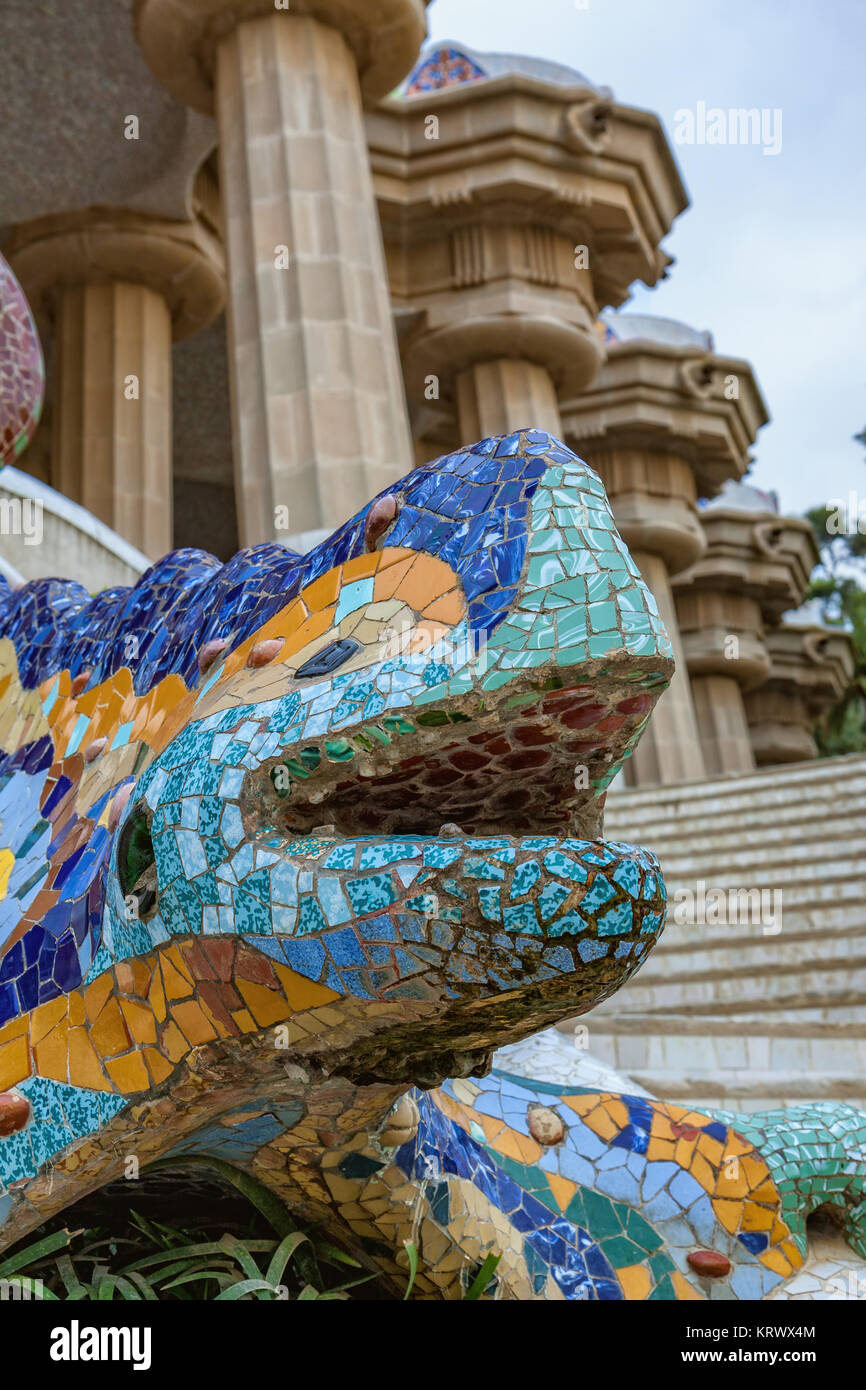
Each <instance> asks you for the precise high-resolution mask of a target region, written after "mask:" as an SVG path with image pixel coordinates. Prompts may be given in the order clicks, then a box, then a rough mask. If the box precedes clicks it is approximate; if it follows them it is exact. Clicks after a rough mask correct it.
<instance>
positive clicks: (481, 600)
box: [106, 431, 672, 1081]
mask: <svg viewBox="0 0 866 1390" xmlns="http://www.w3.org/2000/svg"><path fill="white" fill-rule="evenodd" d="M207 640H208V642H209V643H210V646H209V647H208V649H207V650H206V651H205V653H204V661H205V664H207V661H208V659H209V658H210V657H211V656H212V655H215V657H216V659H215V660H214V662H213V665H211V666H210V667H209V668H208V669H207V671H206V674H205V675H204V676H203V678H202V679H201V680H200V682H199V685H198V688H197V691H196V695H195V703H194V705H193V707H192V708H191V710H190V711H189V716H188V718H187V720H186V721H185V724H184V727H183V728H182V730H181V731H180V732H179V733H178V734H177V735H176V737H174V738H173V739H172V740H171V742H170V743H169V744H168V745H167V746H166V747H165V748H164V750H163V751H162V752H161V753H160V754H159V755H158V756H157V757H156V758H155V759H154V761H153V762H152V763H151V764H150V766H149V767H148V768H147V770H146V771H145V772H144V774H143V775H142V776H141V777H140V778H139V780H138V783H137V785H136V788H135V792H134V794H133V796H132V797H131V798H130V801H129V805H128V807H127V809H126V812H125V815H124V821H123V827H122V833H121V834H120V836H119V837H118V840H117V843H116V846H115V849H114V851H113V853H112V858H111V868H110V880H111V883H110V891H109V899H108V901H109V918H110V921H109V925H108V928H107V933H106V935H107V938H108V939H109V944H110V946H111V949H112V951H113V954H114V955H115V956H118V955H122V954H123V953H124V952H125V951H129V950H138V949H143V948H144V946H145V945H147V944H149V943H150V942H152V941H153V939H154V938H155V937H157V936H158V935H162V934H163V933H165V934H168V935H183V934H185V933H187V932H203V933H204V934H205V935H211V934H235V935H239V936H241V937H242V938H244V939H245V940H246V941H248V942H249V943H250V944H252V945H254V946H255V947H256V948H258V949H260V950H264V951H266V952H267V953H269V955H270V956H271V957H272V958H275V959H278V960H279V961H280V962H284V963H285V964H286V965H287V966H288V967H289V968H290V969H291V970H293V971H296V972H297V973H298V974H299V975H301V976H303V977H304V978H306V979H310V980H315V981H316V982H317V983H318V984H319V985H322V986H325V987H327V988H328V989H330V990H333V991H334V997H335V999H336V998H340V999H349V1000H352V1001H354V1002H355V1003H356V1002H357V1001H358V1000H365V1001H369V1007H368V1008H366V1009H365V1010H363V1011H362V1012H361V1013H360V1014H357V1015H356V1017H357V1018H358V1020H359V1022H358V1023H357V1025H352V1027H351V1028H350V1029H349V1031H348V1033H347V1036H346V1039H345V1043H344V1045H343V1048H342V1051H343V1057H342V1063H341V1065H342V1066H343V1069H344V1070H345V1069H347V1068H348V1069H349V1070H353V1071H354V1072H355V1073H356V1074H357V1075H359V1076H365V1077H366V1076H375V1077H377V1078H379V1079H385V1078H386V1077H391V1076H392V1075H393V1074H394V1072H395V1069H396V1071H397V1072H399V1073H400V1079H405V1080H407V1081H409V1080H415V1079H420V1080H424V1079H425V1078H428V1077H429V1078H430V1079H431V1080H435V1079H438V1078H439V1077H440V1076H441V1075H444V1074H445V1073H446V1072H448V1071H451V1072H454V1071H460V1070H470V1069H472V1068H473V1067H476V1068H477V1067H478V1065H479V1056H480V1054H481V1053H484V1052H486V1051H488V1050H489V1049H490V1047H492V1046H495V1045H496V1044H497V1043H498V1042H499V1041H500V1040H505V1039H506V1038H509V1037H514V1036H518V1035H522V1034H524V1033H526V1032H528V1031H532V1030H534V1029H535V1028H537V1027H540V1026H542V1025H543V1024H544V1023H545V1022H548V1021H551V1020H552V1019H554V1018H556V1017H561V1016H563V1015H565V1014H569V1013H576V1012H580V1011H582V1010H583V1009H585V1008H588V1007H590V1006H591V1005H593V1004H595V1003H597V1002H598V1000H599V999H600V998H602V997H604V996H606V995H607V994H609V993H610V992H611V991H612V990H614V989H616V988H617V987H618V986H619V985H620V984H621V983H622V981H623V980H624V979H625V978H626V976H627V975H628V974H629V973H631V971H632V970H634V969H635V968H636V966H637V965H638V964H639V963H640V961H641V959H642V958H643V957H644V955H645V952H646V950H647V949H648V948H649V946H650V945H651V944H652V942H653V941H654V939H655V937H656V935H657V933H658V931H659V930H660V928H661V924H662V916H663V891H664V890H663V885H662V881H661V877H660V874H659V872H658V866H657V864H656V862H655V860H654V859H653V857H652V856H651V855H649V854H647V853H645V852H644V851H641V850H636V849H630V848H629V847H623V846H617V845H613V846H605V845H601V844H599V843H594V838H595V837H596V836H597V835H598V833H599V830H600V819H601V808H602V804H603V794H604V789H605V788H606V786H607V784H608V782H609V781H610V779H611V777H612V776H613V775H614V774H615V772H616V770H617V769H618V767H619V766H620V765H621V763H622V761H623V760H624V758H625V757H627V756H628V754H629V753H630V751H631V749H632V748H633V747H634V744H635V742H636V740H637V738H638V736H639V734H640V731H641V729H642V727H643V726H644V724H645V723H646V720H647V718H648V716H649V713H650V710H651V708H652V705H653V702H654V700H655V698H656V697H657V695H658V694H659V693H660V692H661V691H662V690H663V689H664V688H665V686H666V684H667V681H668V679H669V677H670V673H671V670H672V660H671V655H670V648H669V645H668V642H667V638H666V637H665V635H664V632H663V629H662V627H661V623H660V621H659V618H658V615H657V611H656V608H655V604H654V602H653V600H652V598H651V596H650V595H649V593H648V591H647V590H646V588H645V586H644V584H643V583H642V581H641V579H640V576H639V574H638V571H637V569H636V567H635V566H634V564H633V562H632V561H631V560H630V559H629V557H628V554H627V551H626V549H625V547H624V545H623V543H622V542H621V540H620V539H619V537H618V536H617V533H616V530H615V528H614V524H613V519H612V516H611V513H610V509H609V507H608V504H607V501H606V499H605V495H604V490H603V488H602V485H601V483H600V482H599V480H598V478H597V477H596V476H595V474H594V473H593V472H592V471H591V470H590V469H589V468H587V467H586V465H585V464H583V463H582V462H581V461H580V460H578V459H577V458H576V457H575V456H574V455H573V454H571V453H570V451H568V450H567V449H565V448H564V447H563V446H562V445H560V444H558V443H557V442H556V441H554V440H552V439H550V437H549V436H546V435H542V434H537V433H535V432H532V431H530V432H526V433H525V434H523V435H521V436H519V437H517V436H514V437H511V438H508V439H504V440H491V441H486V442H485V443H484V444H483V445H479V446H478V447H477V448H476V449H475V450H473V451H467V452H464V453H460V454H457V455H452V456H449V457H448V458H445V459H442V460H438V461H437V462H436V463H435V464H432V465H430V466H428V467H427V468H424V469H420V470H418V471H417V472H416V473H414V474H412V475H410V477H409V478H407V479H406V480H405V481H404V482H403V483H402V484H400V485H399V486H398V487H395V488H393V489H391V490H390V492H389V493H387V494H385V495H383V497H382V498H380V499H377V501H376V502H374V503H373V504H371V506H370V507H369V508H368V509H367V510H366V511H365V513H364V514H362V515H361V516H360V517H359V518H357V519H356V520H355V521H354V522H352V523H349V525H348V526H347V527H345V528H343V530H342V531H341V532H338V533H337V535H336V536H335V537H334V538H332V539H331V540H330V541H329V542H327V543H325V544H324V545H322V546H320V547H319V549H318V551H316V552H313V554H312V556H310V557H308V559H307V561H306V565H305V572H304V575H303V582H302V583H301V584H300V585H299V587H298V591H297V593H296V596H295V597H294V598H293V599H292V600H291V601H290V602H288V603H286V604H284V605H283V606H282V607H281V608H280V609H279V610H278V611H276V612H275V613H274V614H273V616H272V617H270V618H269V619H268V620H267V621H266V622H264V623H261V624H259V625H257V627H256V628H255V629H254V630H251V631H249V633H248V635H247V636H246V637H245V638H244V640H242V641H240V642H237V641H232V640H229V644H228V647H226V648H225V650H223V651H221V652H220V651H219V649H218V645H215V644H218V642H219V640H220V639H218V638H217V639H214V638H210V637H208V639H207ZM130 898H132V900H133V901H134V902H135V901H138V903H139V904H140V917H139V921H138V922H133V923H130V921H129V918H128V911H127V909H128V904H129V901H130ZM139 942H141V945H139V944H138V943H139ZM383 1004H388V1005H391V1006H399V1007H393V1008H392V1009H391V1011H390V1013H384V1014H383V1013H381V1012H378V1010H379V1009H380V1006H381V1005H383ZM368 1031H369V1032H370V1034H371V1039H372V1040H371V1041H370V1043H369V1045H362V1043H361V1038H360V1034H362V1033H365V1032H368ZM384 1033H387V1039H388V1041H387V1043H385V1042H383V1036H384Z"/></svg>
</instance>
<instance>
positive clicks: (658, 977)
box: [635, 928, 866, 987]
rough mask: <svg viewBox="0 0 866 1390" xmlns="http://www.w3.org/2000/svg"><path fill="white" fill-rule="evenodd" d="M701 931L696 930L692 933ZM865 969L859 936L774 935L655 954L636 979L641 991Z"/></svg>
mask: <svg viewBox="0 0 866 1390" xmlns="http://www.w3.org/2000/svg"><path fill="white" fill-rule="evenodd" d="M699 930H700V929H699V928H695V934H696V936H697V933H698V931H699ZM836 967H839V968H841V969H849V970H854V969H859V968H864V969H866V940H864V939H863V938H862V937H861V936H860V935H859V934H857V935H856V936H853V937H846V936H843V935H841V934H840V935H837V936H830V937H821V938H820V939H819V940H815V939H814V938H812V937H806V938H802V939H800V940H795V941H792V940H789V939H788V938H787V937H786V936H785V935H784V933H782V934H780V935H779V936H760V935H758V936H756V937H755V938H754V940H752V941H750V942H746V943H743V944H741V945H739V946H737V947H725V946H721V945H715V946H714V947H712V948H710V949H706V948H704V949H702V948H700V947H697V948H696V949H695V950H693V951H690V952H686V951H678V952H676V953H671V952H664V951H661V950H658V951H656V952H654V953H653V954H652V955H651V956H650V958H649V960H648V961H647V962H646V965H644V966H643V967H642V968H641V971H640V974H639V975H638V976H636V977H635V979H636V980H639V981H640V983H641V985H643V986H644V987H646V986H647V985H649V984H654V983H655V982H656V981H661V982H663V983H665V984H676V983H680V982H685V981H692V982H697V981H700V980H720V979H721V980H728V979H730V980H732V979H741V978H748V977H750V976H755V975H763V974H764V973H765V972H769V973H771V974H776V973H777V972H779V971H785V972H787V973H789V974H793V973H796V972H798V971H810V972H811V971H818V970H821V969H835V968H836Z"/></svg>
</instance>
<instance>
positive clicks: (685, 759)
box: [611, 499, 704, 786]
mask: <svg viewBox="0 0 866 1390" xmlns="http://www.w3.org/2000/svg"><path fill="white" fill-rule="evenodd" d="M611 502H612V505H613V507H614V515H616V502H615V499H611ZM617 524H619V523H618V521H617ZM620 531H622V527H620ZM623 539H626V538H625V537H623ZM626 544H627V545H629V542H628V540H627V539H626ZM630 548H631V547H630ZM632 559H633V560H634V562H635V564H636V565H637V567H638V569H639V570H640V572H641V574H642V575H643V577H644V579H645V581H646V583H647V586H648V588H649V590H650V592H651V594H652V595H653V598H654V599H655V601H656V603H657V604H658V607H659V613H660V615H661V620H662V622H663V623H664V625H665V627H666V628H667V633H668V636H669V637H670V639H671V645H672V646H673V649H674V660H675V661H676V670H675V671H674V675H673V679H672V681H671V683H670V685H669V686H668V689H667V690H666V691H665V693H664V695H662V696H661V698H660V699H659V701H658V704H657V705H656V707H655V709H654V710H653V716H652V719H651V720H650V722H649V725H648V726H647V729H646V732H645V733H644V735H643V738H642V739H641V741H640V743H639V744H638V746H637V748H636V749H635V750H634V753H633V754H632V756H631V759H630V762H631V763H633V764H634V780H635V781H636V782H637V783H638V784H639V785H640V786H643V785H644V784H646V783H656V782H685V781H689V780H690V779H691V778H696V777H702V776H703V775H704V766H703V760H702V758H701V750H700V744H699V740H698V727H697V721H696V718H695V710H694V705H693V704H692V695H691V689H690V686H689V681H688V676H687V674H686V662H685V657H684V654H683V646H682V641H681V639H680V630H679V625H678V623H677V611H676V607H675V605H674V600H673V595H672V593H671V583H670V577H669V575H668V568H667V565H666V564H665V561H664V558H663V557H662V556H661V555H658V554H652V553H651V552H650V551H646V550H643V551H642V550H634V549H632ZM630 772H631V769H630V768H629V773H630Z"/></svg>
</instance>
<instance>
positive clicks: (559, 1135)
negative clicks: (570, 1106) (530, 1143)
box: [527, 1105, 565, 1145]
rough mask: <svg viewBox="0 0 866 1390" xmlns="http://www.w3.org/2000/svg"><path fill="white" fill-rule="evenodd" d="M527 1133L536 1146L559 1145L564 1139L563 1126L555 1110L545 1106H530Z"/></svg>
mask: <svg viewBox="0 0 866 1390" xmlns="http://www.w3.org/2000/svg"><path fill="white" fill-rule="evenodd" d="M527 1120H528V1123H529V1133H530V1134H531V1135H532V1137H533V1139H534V1140H535V1142H536V1143H537V1144H545V1145H549V1144H560V1143H562V1140H563V1139H564V1137H565V1125H564V1124H563V1122H562V1120H561V1119H560V1118H559V1116H558V1115H557V1113H556V1111H555V1110H550V1109H549V1108H548V1106H546V1105H530V1107H529V1114H528V1116H527Z"/></svg>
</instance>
